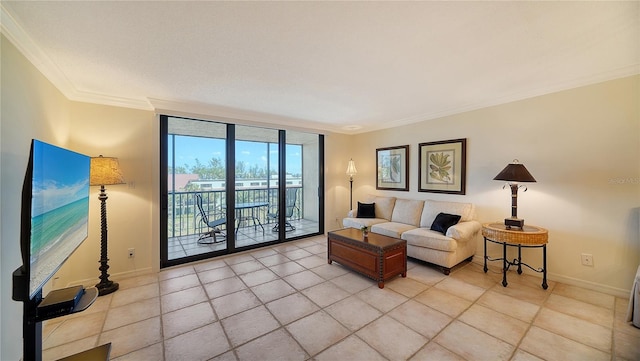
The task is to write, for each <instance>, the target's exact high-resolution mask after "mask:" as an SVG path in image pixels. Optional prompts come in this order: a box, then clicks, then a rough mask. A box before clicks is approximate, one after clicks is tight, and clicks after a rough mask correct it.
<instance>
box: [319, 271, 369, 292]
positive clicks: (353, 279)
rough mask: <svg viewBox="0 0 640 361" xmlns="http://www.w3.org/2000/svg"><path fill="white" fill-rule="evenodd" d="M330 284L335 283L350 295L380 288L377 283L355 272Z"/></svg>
mask: <svg viewBox="0 0 640 361" xmlns="http://www.w3.org/2000/svg"><path fill="white" fill-rule="evenodd" d="M330 282H333V283H334V284H336V285H337V286H338V287H340V288H342V289H343V290H345V291H347V292H349V293H357V292H360V291H362V290H364V289H366V288H369V287H372V286H375V287H376V288H378V283H377V282H375V281H374V280H372V279H369V278H367V277H365V276H362V275H360V274H357V273H355V272H348V273H345V274H343V275H342V276H340V277H336V278H334V279H332V280H331V281H330Z"/></svg>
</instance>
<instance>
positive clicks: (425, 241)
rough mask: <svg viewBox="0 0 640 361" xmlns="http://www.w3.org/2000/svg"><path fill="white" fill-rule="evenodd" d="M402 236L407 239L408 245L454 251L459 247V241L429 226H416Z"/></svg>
mask: <svg viewBox="0 0 640 361" xmlns="http://www.w3.org/2000/svg"><path fill="white" fill-rule="evenodd" d="M401 238H402V239H404V240H405V241H407V244H408V245H412V246H416V247H423V248H430V249H435V250H438V251H445V252H454V251H455V250H456V249H457V248H458V241H456V240H455V239H453V238H451V237H447V236H445V235H443V234H442V233H440V232H436V231H432V230H430V229H427V228H415V229H412V230H409V231H406V232H404V233H403V234H402V237H401Z"/></svg>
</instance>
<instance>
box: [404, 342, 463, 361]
mask: <svg viewBox="0 0 640 361" xmlns="http://www.w3.org/2000/svg"><path fill="white" fill-rule="evenodd" d="M410 360H411V361H465V360H464V359H463V358H462V357H460V356H458V355H456V354H455V353H453V352H451V351H449V350H447V349H446V348H444V347H442V346H440V345H438V344H437V343H435V342H433V341H432V342H429V343H428V344H427V345H426V346H425V347H423V348H422V349H421V350H420V351H418V352H417V353H416V354H415V355H414V356H413V357H412V358H411V359H410Z"/></svg>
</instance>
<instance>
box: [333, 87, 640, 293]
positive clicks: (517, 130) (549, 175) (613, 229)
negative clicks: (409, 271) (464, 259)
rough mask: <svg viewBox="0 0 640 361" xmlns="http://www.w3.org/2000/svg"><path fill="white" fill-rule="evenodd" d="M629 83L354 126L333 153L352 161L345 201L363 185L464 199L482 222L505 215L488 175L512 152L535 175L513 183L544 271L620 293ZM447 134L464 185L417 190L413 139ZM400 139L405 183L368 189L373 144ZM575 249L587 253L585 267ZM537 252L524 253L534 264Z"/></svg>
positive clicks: (626, 283)
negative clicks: (462, 147)
mask: <svg viewBox="0 0 640 361" xmlns="http://www.w3.org/2000/svg"><path fill="white" fill-rule="evenodd" d="M639 88H640V76H635V77H629V78H624V79H618V80H613V81H608V82H605V83H601V84H595V85H591V86H586V87H581V88H576V89H572V90H568V91H563V92H559V93H555V94H550V95H545V96H540V97H536V98H532V99H528V100H523V101H518V102H513V103H509V104H504V105H499V106H494V107H489V108H485V109H480V110H477V111H472V112H467V113H462V114H458V115H454V116H448V117H444V118H440V119H435V120H430V121H424V122H421V123H417V124H412V125H407V126H403V127H398V128H393V129H389V130H381V131H376V132H370V133H364V134H360V135H357V136H355V137H354V139H353V146H352V148H351V149H352V153H353V154H352V155H351V154H349V155H341V156H340V158H339V159H337V160H339V161H341V162H343V163H345V164H344V168H346V162H347V161H348V159H349V158H350V157H351V156H353V159H354V161H355V162H356V166H357V168H358V174H357V175H356V177H355V179H354V203H355V202H356V199H363V198H364V196H365V195H366V194H368V193H375V194H384V195H389V196H395V197H399V198H418V199H445V200H452V201H462V202H473V203H474V204H476V206H477V209H478V216H479V220H480V221H482V222H490V221H498V220H501V219H504V218H505V217H508V216H510V205H511V203H510V202H511V200H510V193H509V190H508V189H505V190H503V189H501V187H502V186H503V184H502V183H500V182H498V181H494V180H492V179H493V177H495V176H496V175H497V174H498V173H499V172H500V170H502V168H504V167H505V166H506V165H507V163H509V162H510V161H512V160H513V159H514V158H517V159H519V160H520V161H521V162H522V163H524V164H525V166H526V167H527V169H528V170H529V171H530V172H531V173H532V175H533V176H534V177H535V178H536V180H537V183H532V184H528V186H529V187H528V189H529V190H528V191H527V192H522V191H521V192H520V193H519V197H518V216H519V217H521V218H524V219H525V223H526V224H533V225H538V226H541V227H545V228H548V229H549V237H550V238H549V245H548V261H549V264H548V270H549V278H550V279H553V280H558V281H562V282H565V283H571V284H579V285H581V286H584V287H590V288H596V289H599V290H601V291H606V292H610V293H613V294H618V295H621V296H625V297H626V296H628V290H629V289H630V287H631V282H632V279H633V276H634V275H635V271H636V269H637V267H638V264H639V263H640V240H639V235H638V233H639V228H640V227H639V225H638V222H639V214H640V211H639V209H640V111H639V101H638V100H639V99H640V91H639ZM457 138H467V189H466V195H464V196H463V195H444V194H436V193H424V192H418V191H417V189H418V184H417V180H418V144H419V143H423V142H431V141H439V140H447V139H457ZM405 144H409V145H410V168H411V169H410V172H411V173H410V191H409V192H396V191H376V189H375V177H376V175H375V150H376V148H382V147H389V146H398V145H405ZM335 161H336V159H335V158H334V159H333V160H332V158H329V160H328V163H329V164H331V163H332V162H335ZM341 168H342V167H341ZM337 171H339V172H342V173H344V170H343V169H338V170H337ZM345 184H346V185H347V187H348V182H346V183H345ZM347 191H348V190H347ZM328 193H331V192H328ZM347 196H348V193H347ZM336 216H339V214H337V215H336ZM481 245H482V244H481V242H480V243H479V244H478V246H479V247H478V253H477V255H478V257H476V261H478V262H481V261H482V247H481ZM494 249H495V248H494ZM496 252H497V249H496ZM581 253H591V254H593V259H594V266H593V267H586V266H582V265H581V262H580V254H581ZM540 254H541V252H540V250H537V249H535V250H529V252H525V253H524V256H525V257H526V258H527V260H526V261H528V260H531V261H532V262H531V263H533V264H535V263H536V262H540V258H541V256H540ZM526 261H525V262H526ZM540 265H541V264H540Z"/></svg>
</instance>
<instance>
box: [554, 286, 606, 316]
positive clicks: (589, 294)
mask: <svg viewBox="0 0 640 361" xmlns="http://www.w3.org/2000/svg"><path fill="white" fill-rule="evenodd" d="M553 293H554V294H556V295H560V296H564V297H569V298H573V299H576V300H579V301H582V302H586V303H590V304H592V305H596V306H599V307H604V308H607V309H610V310H613V309H614V306H615V297H614V296H611V295H607V294H604V293H601V292H597V291H592V290H588V289H586V288H581V287H576V286H571V285H567V284H564V283H559V284H558V285H557V286H556V287H555V288H554V289H553Z"/></svg>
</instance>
